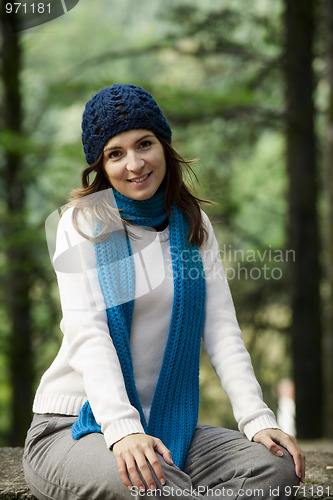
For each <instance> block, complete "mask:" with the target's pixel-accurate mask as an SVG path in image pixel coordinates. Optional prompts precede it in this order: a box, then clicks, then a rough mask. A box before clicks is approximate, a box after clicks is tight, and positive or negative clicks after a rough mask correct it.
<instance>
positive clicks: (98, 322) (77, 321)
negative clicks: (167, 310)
mask: <svg viewBox="0 0 333 500" xmlns="http://www.w3.org/2000/svg"><path fill="white" fill-rule="evenodd" d="M80 228H81V229H82V230H84V231H85V232H87V233H88V234H91V230H92V228H91V225H90V223H89V222H88V221H85V219H84V218H83V217H82V218H81V219H80ZM53 262H54V268H55V271H56V274H57V279H58V285H59V293H60V300H61V307H62V312H63V319H62V322H61V328H62V331H63V333H64V345H65V346H66V353H67V357H68V363H69V365H70V366H71V367H72V369H73V370H74V371H75V372H76V373H77V374H79V375H80V377H81V378H82V382H83V386H84V390H85V393H86V395H87V399H88V400H89V402H90V405H91V408H92V410H93V413H94V416H95V418H96V421H97V422H98V423H99V424H100V425H101V428H102V432H103V434H104V437H105V440H106V443H107V445H108V446H111V445H112V444H113V443H115V442H116V441H118V440H119V439H121V438H122V437H124V436H126V435H127V434H131V433H134V432H144V430H143V427H142V425H141V421H140V416H139V413H138V411H137V410H136V409H135V408H134V407H133V406H132V405H131V404H130V402H129V400H128V396H127V392H126V388H125V384H124V380H123V376H122V372H121V367H120V364H119V360H118V356H117V353H116V350H115V347H114V345H113V342H112V339H111V337H110V333H109V329H108V325H107V317H106V311H105V304H104V299H103V296H102V293H101V289H100V286H99V281H98V275H97V268H96V258H95V251H94V246H93V243H92V242H90V241H89V240H87V239H85V238H83V237H82V236H81V235H80V234H79V233H78V232H77V231H76V230H75V229H74V227H73V224H72V210H71V209H69V210H67V211H66V212H65V213H64V215H63V216H62V217H61V219H60V222H59V225H58V231H57V245H56V252H55V255H54V259H53Z"/></svg>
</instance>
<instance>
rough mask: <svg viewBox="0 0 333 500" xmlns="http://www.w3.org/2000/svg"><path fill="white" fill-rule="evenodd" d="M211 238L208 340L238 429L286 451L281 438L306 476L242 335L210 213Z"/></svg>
mask: <svg viewBox="0 0 333 500" xmlns="http://www.w3.org/2000/svg"><path fill="white" fill-rule="evenodd" d="M205 223H206V225H207V228H208V232H209V238H208V240H207V242H206V244H205V245H203V247H202V249H201V254H202V258H203V263H204V267H205V273H206V287H207V303H206V321H205V328H204V333H203V341H204V345H205V348H206V350H207V353H208V355H209V357H210V360H211V363H212V366H213V367H214V369H215V371H216V373H217V375H218V377H219V378H220V381H221V384H222V386H223V388H224V390H225V392H226V394H227V396H228V398H229V399H230V402H231V405H232V408H233V412H234V416H235V419H236V421H237V423H238V427H239V430H240V431H242V432H244V434H245V435H246V436H247V437H248V439H250V440H254V441H256V442H260V443H262V444H264V445H265V446H266V447H267V448H268V449H269V450H270V451H271V452H272V453H274V454H276V455H278V456H279V455H280V454H281V451H282V450H281V448H279V446H278V444H281V445H282V446H284V447H285V448H286V449H287V450H288V451H289V452H290V454H291V455H292V456H293V458H294V462H295V469H296V474H297V475H298V476H299V477H300V479H301V480H302V481H304V470H305V459H304V454H303V453H302V451H301V450H300V448H299V447H298V445H297V444H296V441H295V439H294V438H293V437H292V436H289V435H288V434H285V433H284V432H283V431H281V430H279V427H278V424H277V423H276V419H275V416H274V414H273V412H272V411H271V410H270V409H269V408H268V406H267V405H266V404H265V403H264V401H263V398H262V391H261V388H260V385H259V383H258V381H257V379H256V377H255V374H254V370H253V367H252V363H251V359H250V355H249V353H248V351H247V349H246V347H245V345H244V342H243V340H242V334H241V330H240V328H239V325H238V322H237V319H236V313H235V308H234V304H233V301H232V297H231V293H230V289H229V285H228V282H227V278H226V275H225V272H224V269H223V265H222V262H221V258H220V254H219V249H218V244H217V241H216V238H215V235H214V232H213V228H212V226H211V224H210V222H209V220H208V218H207V216H205Z"/></svg>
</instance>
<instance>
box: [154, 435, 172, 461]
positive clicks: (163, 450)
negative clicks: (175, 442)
mask: <svg viewBox="0 0 333 500" xmlns="http://www.w3.org/2000/svg"><path fill="white" fill-rule="evenodd" d="M155 450H156V451H158V453H159V454H160V455H162V457H163V459H164V461H165V462H166V463H167V464H169V465H173V461H172V458H171V451H170V450H169V449H168V448H167V447H166V446H165V445H164V444H163V443H162V441H161V440H160V439H155Z"/></svg>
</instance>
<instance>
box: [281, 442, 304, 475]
mask: <svg viewBox="0 0 333 500" xmlns="http://www.w3.org/2000/svg"><path fill="white" fill-rule="evenodd" d="M279 443H280V444H281V445H282V446H284V447H285V448H286V449H287V450H288V451H289V453H290V455H291V456H292V457H293V460H294V463H295V472H296V475H297V476H298V477H299V478H300V480H301V481H302V482H303V483H304V481H305V455H304V453H303V452H302V450H301V449H300V447H299V446H298V445H297V443H296V440H295V438H293V437H292V436H288V435H287V436H286V437H284V436H283V438H281V439H280V440H279Z"/></svg>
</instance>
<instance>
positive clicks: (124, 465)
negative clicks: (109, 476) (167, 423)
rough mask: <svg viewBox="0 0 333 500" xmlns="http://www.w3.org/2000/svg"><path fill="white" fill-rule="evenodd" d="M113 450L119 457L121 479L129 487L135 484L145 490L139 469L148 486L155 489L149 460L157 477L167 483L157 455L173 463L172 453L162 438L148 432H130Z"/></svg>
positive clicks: (168, 462) (161, 481)
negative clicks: (149, 434)
mask: <svg viewBox="0 0 333 500" xmlns="http://www.w3.org/2000/svg"><path fill="white" fill-rule="evenodd" d="M112 451H113V453H114V455H115V457H116V459H117V463H118V470H119V473H120V476H121V479H122V481H123V483H124V485H125V486H127V488H129V489H130V488H131V487H132V486H133V485H132V483H131V481H130V478H129V475H130V476H131V479H132V481H133V484H134V486H137V487H138V488H139V489H141V490H144V489H145V485H144V483H143V481H142V479H141V477H140V475H139V473H138V469H139V471H140V472H141V474H142V477H143V479H144V480H145V482H146V484H147V485H148V488H150V489H152V490H155V489H156V484H155V481H154V479H153V476H152V474H151V471H150V468H149V466H148V462H149V464H150V465H151V467H152V469H153V471H154V473H155V474H156V477H157V478H158V480H159V481H160V483H161V484H162V485H164V484H165V475H164V473H163V470H162V467H161V464H160V462H159V460H158V458H157V456H156V452H158V453H159V454H160V455H162V457H163V458H164V460H165V462H166V463H167V464H169V465H173V461H172V459H171V453H170V451H169V450H168V448H167V447H166V446H164V444H163V443H162V441H161V440H160V439H157V438H155V437H153V436H148V435H147V434H129V435H128V436H125V437H124V438H122V439H120V440H119V441H117V442H116V443H115V444H114V445H113V448H112Z"/></svg>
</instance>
